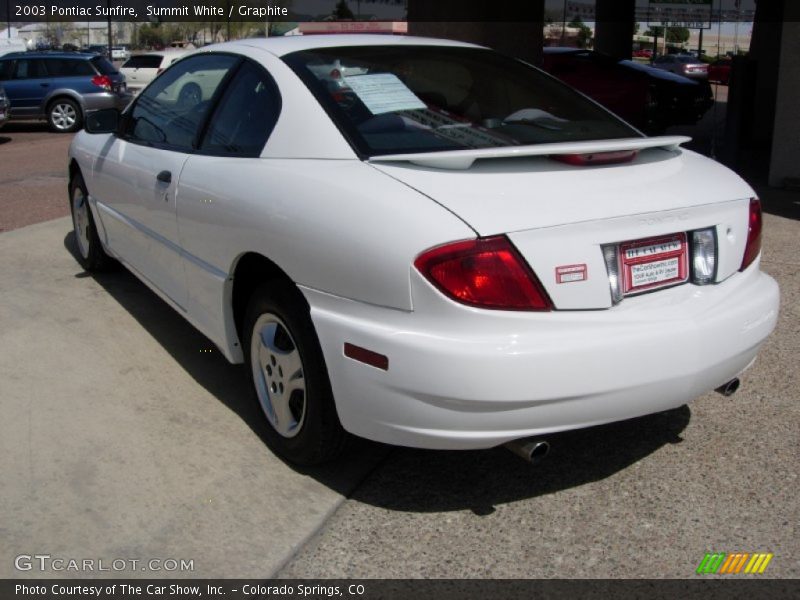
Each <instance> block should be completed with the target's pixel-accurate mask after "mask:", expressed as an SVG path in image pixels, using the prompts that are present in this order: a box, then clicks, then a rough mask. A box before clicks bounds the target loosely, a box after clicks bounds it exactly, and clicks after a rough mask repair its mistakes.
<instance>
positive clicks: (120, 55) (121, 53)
mask: <svg viewBox="0 0 800 600" xmlns="http://www.w3.org/2000/svg"><path fill="white" fill-rule="evenodd" d="M130 57H131V53H130V52H128V49H127V48H125V47H124V46H112V47H111V60H128V59H129V58H130Z"/></svg>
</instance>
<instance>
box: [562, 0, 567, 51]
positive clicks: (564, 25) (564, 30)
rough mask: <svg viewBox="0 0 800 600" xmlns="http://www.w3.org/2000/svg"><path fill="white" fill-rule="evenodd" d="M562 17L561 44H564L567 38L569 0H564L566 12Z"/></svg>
mask: <svg viewBox="0 0 800 600" xmlns="http://www.w3.org/2000/svg"><path fill="white" fill-rule="evenodd" d="M561 17H562V19H561V45H562V46H563V45H564V44H565V43H566V41H565V40H566V39H567V0H564V12H563V13H562V15H561Z"/></svg>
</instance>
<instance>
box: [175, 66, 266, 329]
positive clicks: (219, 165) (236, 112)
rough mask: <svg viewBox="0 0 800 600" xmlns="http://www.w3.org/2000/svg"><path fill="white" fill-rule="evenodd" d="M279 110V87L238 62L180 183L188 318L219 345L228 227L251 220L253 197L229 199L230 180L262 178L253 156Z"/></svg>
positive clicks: (229, 246) (229, 255)
mask: <svg viewBox="0 0 800 600" xmlns="http://www.w3.org/2000/svg"><path fill="white" fill-rule="evenodd" d="M280 106H281V101H280V95H279V93H278V88H277V86H276V85H275V83H274V82H273V80H272V78H271V77H270V75H269V74H268V73H267V71H266V70H265V69H264V68H263V67H262V66H261V65H257V64H255V63H254V62H252V61H250V60H246V61H244V62H243V63H242V65H241V66H240V67H239V69H238V70H237V72H236V74H235V75H234V77H233V78H232V79H231V82H230V84H229V85H228V86H227V89H226V90H225V94H224V95H223V96H222V98H221V100H220V103H219V105H218V107H217V109H216V110H215V112H214V114H213V116H212V117H211V119H210V121H209V124H208V127H207V130H206V133H205V135H204V137H203V140H202V141H201V144H200V147H199V149H198V152H196V153H195V154H192V155H191V156H190V157H189V159H188V160H187V161H186V165H185V166H184V169H183V172H182V173H181V178H180V181H179V183H178V224H179V229H180V244H181V246H182V247H183V248H184V250H185V253H186V257H187V260H186V262H185V268H186V278H187V287H188V307H189V313H190V314H191V316H192V320H193V322H194V323H196V324H197V326H198V327H199V328H200V329H201V330H202V331H204V332H205V333H206V335H208V336H209V337H210V338H211V339H214V340H224V339H225V331H224V330H223V329H224V323H225V318H224V314H223V311H222V309H223V303H222V302H220V299H221V298H222V294H223V288H224V285H225V281H226V279H227V277H228V269H229V267H230V264H231V262H232V260H233V256H232V254H233V253H234V252H235V250H234V245H233V244H232V243H231V236H232V235H234V234H233V233H232V231H231V226H232V223H233V222H234V219H236V218H239V219H241V217H242V215H243V214H253V213H252V212H250V213H248V211H249V209H248V207H247V202H248V201H253V198H256V197H257V196H256V195H254V196H253V198H240V197H232V196H233V195H234V194H232V192H231V190H232V189H233V188H234V187H235V186H234V183H235V182H239V181H248V180H253V179H254V178H256V177H258V176H259V173H262V172H263V168H264V162H265V161H264V159H261V158H259V157H260V155H261V152H262V150H263V148H264V145H265V143H267V139H268V137H269V135H270V133H271V131H272V129H273V127H274V125H275V123H276V121H277V119H278V114H279V112H280ZM262 193H263V190H262ZM253 225H254V226H255V227H259V225H258V224H257V223H254V224H253ZM263 229H264V230H266V227H265V226H264V227H263Z"/></svg>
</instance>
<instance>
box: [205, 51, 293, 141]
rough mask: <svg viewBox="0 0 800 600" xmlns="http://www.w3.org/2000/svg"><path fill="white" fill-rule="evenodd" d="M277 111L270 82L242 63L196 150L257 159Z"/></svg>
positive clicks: (253, 66)
mask: <svg viewBox="0 0 800 600" xmlns="http://www.w3.org/2000/svg"><path fill="white" fill-rule="evenodd" d="M279 112H280V97H279V95H278V90H277V88H276V87H275V85H274V84H273V82H272V80H271V79H270V78H269V77H268V76H267V75H266V74H265V73H264V71H262V70H261V69H260V68H259V67H257V66H255V65H254V64H252V63H250V62H246V63H245V64H244V65H242V67H241V69H239V71H238V73H236V76H235V77H234V79H233V81H232V82H231V84H230V85H229V86H228V89H227V90H226V91H225V95H224V96H223V97H222V102H221V103H220V105H219V108H218V109H217V110H216V112H215V113H214V116H213V117H212V120H211V124H210V125H209V127H208V131H207V133H206V135H205V138H204V139H203V143H202V145H201V146H200V149H201V150H202V151H203V152H206V153H209V154H223V155H236V156H258V155H259V154H260V153H261V150H262V149H263V148H264V144H265V143H266V141H267V138H268V137H269V134H270V133H271V132H272V128H273V127H274V126H275V122H276V121H277V120H278V113H279Z"/></svg>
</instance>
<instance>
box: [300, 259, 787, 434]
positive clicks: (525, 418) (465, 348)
mask: <svg viewBox="0 0 800 600" xmlns="http://www.w3.org/2000/svg"><path fill="white" fill-rule="evenodd" d="M411 278H412V284H413V288H414V299H415V310H414V311H413V312H405V311H398V310H392V309H387V308H381V307H375V306H369V305H364V304H362V303H358V302H354V301H350V300H345V299H341V298H338V297H333V296H330V295H327V294H324V293H320V292H317V291H314V290H310V289H307V288H306V289H303V291H304V293H305V294H306V297H307V298H308V301H309V304H310V306H311V316H312V320H313V322H314V325H315V327H316V330H317V333H318V335H319V338H320V342H321V345H322V348H323V353H324V356H325V360H326V364H327V368H328V372H329V375H330V379H331V384H332V386H333V391H334V396H335V398H336V406H337V410H338V413H339V417H340V419H341V421H342V424H343V426H344V427H345V429H347V430H348V431H350V432H352V433H354V434H356V435H359V436H362V437H366V438H370V439H373V440H378V441H381V442H386V443H391V444H397V445H405V446H415V447H424V448H451V449H468V448H486V447H492V446H496V445H499V444H501V443H504V442H506V441H509V440H513V439H518V438H523V437H527V436H532V435H541V434H546V433H551V432H556V431H563V430H569V429H578V428H582V427H588V426H592V425H598V424H601V423H608V422H613V421H619V420H624V419H628V418H633V417H637V416H641V415H645V414H650V413H654V412H659V411H662V410H667V409H670V408H674V407H678V406H681V405H683V404H685V403H686V402H688V401H690V400H692V399H693V398H696V397H697V396H699V395H701V394H703V393H705V392H708V391H710V390H712V389H714V388H716V387H718V386H720V385H721V384H723V383H725V382H727V381H729V380H730V379H732V378H734V377H736V376H737V375H738V374H739V373H741V372H742V371H743V370H744V369H746V368H747V367H748V366H749V365H750V363H752V361H753V360H754V358H755V356H756V353H757V351H758V348H759V346H760V345H761V343H762V342H763V341H764V340H765V338H766V337H767V336H768V335H769V333H770V332H771V331H772V330H773V328H774V327H775V323H776V320H777V313H778V286H777V284H776V283H775V281H774V280H773V279H772V278H770V277H769V276H767V275H765V274H763V273H761V272H760V271H758V270H757V266H755V267H751V268H750V269H748V271H746V272H745V273H737V274H736V275H734V276H733V277H731V278H730V279H728V280H727V281H725V282H723V283H721V284H718V285H714V286H707V287H702V288H701V287H696V286H692V285H683V286H679V287H676V288H672V289H668V290H661V291H659V292H657V293H654V294H646V295H642V296H639V297H634V298H628V299H625V300H624V301H623V302H622V303H621V304H620V305H619V306H617V307H615V308H613V309H610V310H597V311H555V312H551V313H511V312H497V311H481V310H475V309H471V308H468V307H464V306H461V305H458V304H455V303H453V302H451V301H449V300H447V299H445V298H443V297H442V296H441V295H440V294H439V293H438V292H437V291H435V290H434V289H433V288H431V286H430V285H428V284H427V282H425V281H424V280H422V279H421V277H420V276H419V275H418V274H417V273H416V272H415V271H412V274H411ZM345 343H351V344H355V345H357V346H360V347H363V348H366V349H368V350H371V351H373V352H377V353H380V354H383V355H385V356H387V357H388V369H387V370H382V369H379V368H376V367H373V366H369V365H367V364H364V363H361V362H357V361H356V360H353V359H351V358H347V357H345V356H344V353H343V346H344V344H345Z"/></svg>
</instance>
